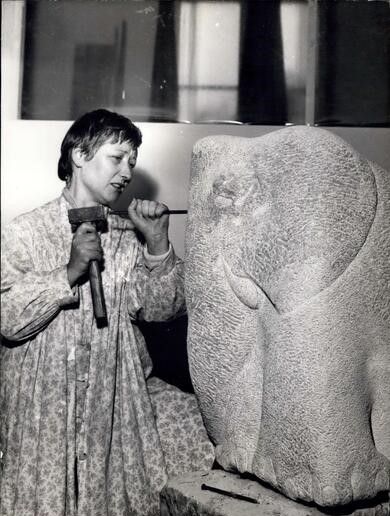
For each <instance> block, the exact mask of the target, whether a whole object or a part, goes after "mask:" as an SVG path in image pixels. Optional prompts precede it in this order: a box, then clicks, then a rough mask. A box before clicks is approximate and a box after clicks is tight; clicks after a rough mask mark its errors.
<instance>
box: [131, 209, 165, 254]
mask: <svg viewBox="0 0 390 516" xmlns="http://www.w3.org/2000/svg"><path fill="white" fill-rule="evenodd" d="M128 213H129V218H130V220H131V221H132V223H133V224H134V226H135V227H136V229H138V231H140V232H141V233H142V234H143V236H144V237H145V241H146V245H147V247H148V252H149V253H150V254H154V255H158V254H164V253H166V252H167V251H168V249H169V241H168V225H169V215H168V207H167V206H165V204H161V203H159V202H156V201H146V200H141V199H133V200H132V201H131V203H130V206H129V208H128Z"/></svg>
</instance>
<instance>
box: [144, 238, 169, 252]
mask: <svg viewBox="0 0 390 516" xmlns="http://www.w3.org/2000/svg"><path fill="white" fill-rule="evenodd" d="M146 248H147V251H148V253H149V254H153V255H160V254H165V253H167V252H168V251H169V240H168V237H167V236H166V237H163V238H158V239H155V238H154V239H151V240H146Z"/></svg>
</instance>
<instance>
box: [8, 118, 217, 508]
mask: <svg viewBox="0 0 390 516" xmlns="http://www.w3.org/2000/svg"><path fill="white" fill-rule="evenodd" d="M140 144H141V133H140V131H139V129H138V128H137V127H136V126H134V125H133V124H132V122H131V121H130V120H128V119H127V118H125V117H123V116H121V115H118V114H116V113H111V112H109V111H106V110H97V111H93V112H91V113H87V114H86V115H84V116H82V117H81V118H80V119H79V120H77V121H76V122H75V123H74V124H73V125H72V126H71V128H70V129H69V131H68V133H67V134H66V136H65V138H64V140H63V143H62V146H61V157H60V159H59V164H58V174H59V177H60V179H62V180H65V181H66V187H65V188H64V190H63V193H62V195H61V196H60V197H59V198H58V199H55V200H54V201H52V202H50V203H48V204H46V205H44V206H42V207H40V208H38V209H36V210H34V211H32V212H30V213H28V214H25V215H22V216H20V217H18V218H17V219H15V220H14V221H13V222H12V223H11V224H10V225H9V227H8V228H6V229H5V231H4V235H3V256H2V318H1V322H2V333H3V335H4V336H5V337H6V338H7V339H8V341H11V342H7V343H5V344H4V345H3V346H2V347H1V353H2V360H1V375H2V376H1V407H0V408H1V447H2V455H3V459H2V460H3V466H2V485H1V507H0V513H1V514H2V516H8V515H11V514H12V515H16V514H17V515H19V516H22V515H23V516H30V515H31V516H32V515H39V516H44V515H47V516H57V515H58V516H60V515H61V516H63V515H66V516H72V515H76V514H77V515H79V516H84V515H85V516H87V515H88V516H100V515H110V516H125V515H126V516H130V515H131V516H132V515H138V516H148V515H156V514H159V508H158V507H159V499H158V494H159V491H160V490H161V488H162V486H163V485H164V483H165V481H166V478H167V474H168V473H180V472H181V471H184V470H186V469H190V468H195V469H199V468H202V467H205V468H207V467H209V466H210V463H211V462H212V448H211V445H210V443H209V442H208V440H207V437H206V436H205V433H204V429H203V427H202V424H201V419H200V416H199V414H198V413H197V412H196V410H194V405H193V400H192V399H191V400H190V399H189V395H186V394H184V393H181V392H180V391H177V390H175V389H168V390H167V396H166V397H165V394H164V392H165V390H164V388H162V387H161V384H157V387H156V384H155V391H156V395H155V396H154V397H153V396H150V394H149V392H148V388H147V384H146V379H147V377H148V376H149V375H150V372H151V361H150V358H149V356H148V353H147V351H146V347H145V343H144V341H143V339H142V336H141V334H140V332H139V330H138V329H137V327H136V326H133V325H132V323H131V321H136V320H139V319H143V320H165V319H169V318H171V317H174V316H177V315H179V314H181V313H183V311H184V309H185V306H184V294H183V267H182V265H183V264H182V261H181V260H180V259H179V258H178V257H176V255H175V253H174V250H173V248H172V246H171V245H170V243H169V241H168V214H167V208H166V206H164V205H162V204H160V203H157V202H154V201H140V200H133V201H132V202H131V204H130V206H129V210H128V213H129V219H130V220H125V219H120V218H118V217H115V216H112V215H108V216H107V230H106V231H103V232H101V234H99V233H98V232H97V231H96V229H95V227H94V226H93V225H92V224H91V223H83V224H81V225H80V226H79V227H78V228H77V229H76V231H75V232H74V233H72V231H71V227H70V224H69V222H68V210H69V209H71V208H76V207H77V208H81V207H89V206H96V205H103V206H109V205H110V204H111V203H112V202H114V201H115V200H116V199H117V198H118V197H119V195H120V194H121V192H122V191H123V189H124V188H125V186H126V185H127V184H128V183H129V181H130V180H131V177H132V174H133V169H134V166H135V164H136V160H137V152H138V147H139V146H140ZM135 230H136V231H137V232H139V233H141V234H142V235H143V238H144V240H145V244H142V243H141V242H140V241H139V239H138V238H137V236H136V234H137V233H136V231H135ZM90 260H99V261H100V263H101V265H102V281H103V291H104V296H105V303H106V307H107V314H108V315H107V324H106V325H104V326H101V325H100V327H99V325H97V324H96V321H95V319H94V316H93V309H92V300H91V293H90V287H89V284H88V281H87V279H86V277H87V274H86V273H87V270H88V266H89V262H90ZM12 341H15V342H12ZM153 399H155V400H159V401H160V405H161V403H163V404H164V403H165V402H169V401H171V402H173V403H174V404H175V411H174V412H175V413H176V415H177V420H176V421H175V420H172V419H168V418H170V416H167V417H166V418H165V419H164V417H165V416H164V413H159V411H158V406H160V405H159V403H158V402H157V401H153ZM167 421H168V422H167ZM186 425H187V426H186ZM170 426H171V427H170ZM166 427H170V428H169V430H168V431H167V430H166ZM187 427H188V428H187ZM172 429H173V434H175V435H176V437H177V438H178V439H179V440H181V445H182V448H183V450H184V452H183V453H182V455H181V456H180V455H179V456H178V457H177V458H176V459H172V457H173V456H175V455H176V453H173V454H172V453H170V452H169V449H168V448H169V446H167V442H166V441H169V438H170V436H172ZM159 430H160V433H159ZM187 430H189V433H190V434H191V440H186V435H187V433H188V431H187ZM167 436H168V437H167ZM164 448H165V449H164ZM175 460H176V464H174V463H172V461H173V462H175ZM168 463H170V464H171V467H168V468H167V465H168Z"/></svg>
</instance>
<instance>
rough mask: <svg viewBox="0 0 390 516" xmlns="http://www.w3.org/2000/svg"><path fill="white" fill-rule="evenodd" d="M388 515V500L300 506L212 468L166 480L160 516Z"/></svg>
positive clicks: (275, 493) (263, 488) (277, 494)
mask: <svg viewBox="0 0 390 516" xmlns="http://www.w3.org/2000/svg"><path fill="white" fill-rule="evenodd" d="M202 484H206V485H207V486H210V487H212V488H213V487H214V488H217V489H219V490H224V491H228V492H231V493H233V494H234V495H238V496H239V497H248V498H250V499H253V502H252V501H247V500H244V499H239V498H234V497H231V496H228V495H224V494H219V493H217V492H214V491H209V490H202V487H201V486H202ZM324 515H326V516H329V515H331V516H333V515H337V516H341V515H342V516H363V515H364V516H390V503H389V502H388V501H387V502H383V503H380V504H379V505H377V506H376V507H371V508H364V509H363V508H361V509H355V510H352V511H348V510H337V511H333V510H332V511H331V510H329V511H326V512H323V511H321V510H319V509H318V508H315V507H310V506H306V505H302V504H300V503H297V502H294V501H293V500H290V499H289V498H286V497H285V496H283V495H282V494H280V493H277V492H276V491H273V490H272V489H269V488H266V487H264V486H262V485H261V484H259V483H258V482H256V481H254V480H248V479H243V478H240V477H239V476H238V475H235V474H233V473H227V472H226V471H222V470H213V471H209V472H208V473H201V472H198V473H190V474H188V475H183V476H180V477H175V478H172V479H170V480H169V481H168V483H167V485H166V486H165V487H164V489H163V491H162V493H161V516H324Z"/></svg>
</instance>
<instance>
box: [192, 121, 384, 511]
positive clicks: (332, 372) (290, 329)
mask: <svg viewBox="0 0 390 516" xmlns="http://www.w3.org/2000/svg"><path fill="white" fill-rule="evenodd" d="M186 264H187V265H186V267H187V270H186V294H187V304H188V312H189V336H188V345H189V358H190V369H191V374H192V379H193V383H194V387H195V391H196V394H197V396H198V398H199V401H200V406H201V410H202V413H203V417H204V420H205V423H206V426H207V429H208V431H209V434H210V436H211V438H212V439H213V441H214V443H215V444H216V445H217V459H218V461H219V463H220V464H221V465H222V466H223V467H224V468H225V469H227V470H233V471H234V470H238V471H240V472H249V473H253V474H254V475H256V476H257V477H258V478H260V479H262V480H264V481H266V482H268V483H269V484H271V485H272V486H274V487H275V488H276V489H278V490H280V491H281V492H283V493H285V494H286V495H287V496H289V497H291V498H294V499H298V500H306V501H314V502H316V503H317V504H319V505H322V506H334V505H340V504H348V503H350V502H353V501H357V500H366V499H370V498H373V497H375V496H376V495H377V494H378V493H380V492H382V491H386V490H388V489H389V478H390V461H389V459H390V173H388V172H386V171H385V170H383V169H381V168H380V167H379V166H377V165H375V164H373V163H371V162H369V161H367V160H365V159H364V158H362V157H361V156H360V155H359V154H358V153H357V152H356V151H355V150H354V149H352V148H351V147H350V146H349V145H348V144H347V143H346V142H344V141H343V140H341V139H340V138H338V137H337V136H335V135H333V134H332V133H330V132H328V131H326V130H322V129H317V128H307V127H292V128H285V129H282V130H279V131H275V132H272V133H269V134H267V135H265V136H262V137H259V138H250V139H249V138H248V139H247V138H238V137H231V136H214V137H207V138H204V139H202V140H200V141H199V142H198V143H197V144H196V145H195V147H194V152H193V161H192V176H191V192H190V210H189V219H188V227H187V237H186Z"/></svg>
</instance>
